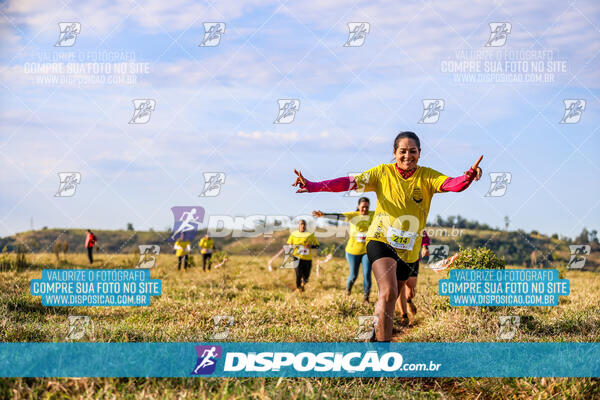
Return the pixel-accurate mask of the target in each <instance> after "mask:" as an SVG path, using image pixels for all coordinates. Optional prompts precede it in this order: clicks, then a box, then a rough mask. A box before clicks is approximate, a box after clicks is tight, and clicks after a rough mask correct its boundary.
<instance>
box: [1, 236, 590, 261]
mask: <svg viewBox="0 0 600 400" xmlns="http://www.w3.org/2000/svg"><path fill="white" fill-rule="evenodd" d="M427 231H428V232H429V235H430V237H431V243H432V244H434V245H435V244H444V245H448V246H449V248H450V254H453V253H455V252H457V251H458V250H459V247H463V248H473V247H487V248H489V249H491V250H493V251H494V252H495V253H496V254H498V255H499V256H501V257H504V258H505V260H506V262H507V263H508V264H512V265H519V266H522V267H534V266H533V265H532V262H531V255H532V252H534V251H535V252H536V259H537V265H536V266H538V267H549V266H551V265H552V266H561V265H563V266H564V265H566V264H567V263H568V261H569V258H570V252H569V244H572V243H571V242H568V241H566V240H565V239H564V238H560V239H559V238H558V237H548V236H545V235H541V234H538V233H525V232H523V231H508V232H507V231H500V230H491V229H489V230H488V229H485V230H484V229H455V228H443V227H438V226H430V227H427ZM85 233H86V232H85V230H84V229H43V230H35V231H27V232H22V233H17V234H15V235H12V236H8V237H4V238H0V249H2V250H3V251H5V252H13V251H15V249H16V248H17V247H18V246H19V245H21V246H22V247H24V248H25V249H26V251H27V252H28V253H51V252H53V248H54V245H55V244H56V242H61V243H63V242H66V243H68V252H69V253H80V252H84V250H85V249H84V245H83V244H84V240H85ZM94 233H95V235H96V236H97V237H98V239H99V240H98V243H97V245H98V249H97V250H98V252H99V253H110V254H134V253H136V252H137V250H138V245H140V244H158V245H161V250H162V251H161V252H163V253H164V252H167V253H168V252H171V251H172V244H171V243H168V242H167V240H168V238H169V235H170V232H166V231H128V230H98V231H94ZM203 234H204V231H201V232H199V233H198V235H197V238H200V237H201V236H202V235H203ZM288 235H289V231H287V230H286V231H279V232H275V233H274V234H273V235H271V236H263V235H261V236H259V237H254V238H251V237H250V238H249V237H246V238H233V237H231V236H228V237H225V238H216V239H215V245H216V246H217V248H219V249H221V250H225V251H227V253H229V254H235V255H251V256H267V255H272V254H275V253H276V252H277V251H279V249H281V246H282V245H283V244H284V243H285V241H286V239H287V236H288ZM346 240H347V238H346V237H344V238H341V237H340V238H335V237H333V238H325V239H319V241H320V242H321V249H322V250H321V251H322V252H327V253H329V252H331V251H334V255H335V256H340V257H343V256H344V247H345V243H346ZM578 244H581V243H578ZM591 245H592V252H591V254H590V256H589V257H588V258H587V261H586V266H585V270H592V271H598V270H600V256H599V255H598V250H600V248H597V247H598V246H597V245H596V244H595V243H591ZM196 246H197V243H193V244H192V248H193V249H195V248H196Z"/></svg>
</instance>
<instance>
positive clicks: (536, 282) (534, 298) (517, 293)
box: [438, 269, 570, 307]
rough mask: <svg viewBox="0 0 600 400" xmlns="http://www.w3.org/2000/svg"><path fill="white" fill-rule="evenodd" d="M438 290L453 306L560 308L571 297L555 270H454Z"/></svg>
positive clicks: (565, 282)
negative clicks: (565, 298)
mask: <svg viewBox="0 0 600 400" xmlns="http://www.w3.org/2000/svg"><path fill="white" fill-rule="evenodd" d="M438 289H439V294H440V296H450V305H451V306H505V307H509V306H510V307H521V306H557V305H558V297H559V296H567V295H568V294H569V293H570V285H569V280H568V279H559V278H558V270H556V269H452V270H450V279H440V280H439V282H438Z"/></svg>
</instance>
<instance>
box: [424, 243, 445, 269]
mask: <svg viewBox="0 0 600 400" xmlns="http://www.w3.org/2000/svg"><path fill="white" fill-rule="evenodd" d="M449 255H450V247H449V246H448V245H447V244H433V245H430V246H429V259H428V260H427V264H433V263H436V262H438V261H442V260H444V259H445V258H448V256H449Z"/></svg>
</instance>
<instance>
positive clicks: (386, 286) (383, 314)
mask: <svg viewBox="0 0 600 400" xmlns="http://www.w3.org/2000/svg"><path fill="white" fill-rule="evenodd" d="M373 274H374V275H375V280H376V281H377V287H378V288H379V294H378V298H377V304H376V305H375V315H376V316H377V317H378V318H379V322H378V323H377V326H376V328H375V335H376V337H377V340H378V341H380V342H388V341H390V340H391V339H392V325H393V323H394V307H395V305H396V299H397V298H398V283H397V281H396V260H394V259H393V258H391V257H383V258H380V259H378V260H377V261H375V262H374V263H373Z"/></svg>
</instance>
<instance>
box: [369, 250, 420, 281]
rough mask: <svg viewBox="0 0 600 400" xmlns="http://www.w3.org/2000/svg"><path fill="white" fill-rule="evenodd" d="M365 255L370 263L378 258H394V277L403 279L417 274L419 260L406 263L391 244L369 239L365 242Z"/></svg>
mask: <svg viewBox="0 0 600 400" xmlns="http://www.w3.org/2000/svg"><path fill="white" fill-rule="evenodd" d="M367 257H369V262H370V263H371V265H373V263H374V262H375V261H377V260H379V259H380V258H384V257H390V258H393V259H394V260H396V279H397V280H399V281H405V280H407V279H408V278H409V277H411V276H415V277H416V276H417V275H419V260H417V261H415V262H411V263H407V262H405V261H403V260H401V259H400V257H398V253H396V250H394V248H393V247H392V246H390V245H389V244H387V243H383V242H380V241H379V240H371V241H369V243H368V244H367Z"/></svg>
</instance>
